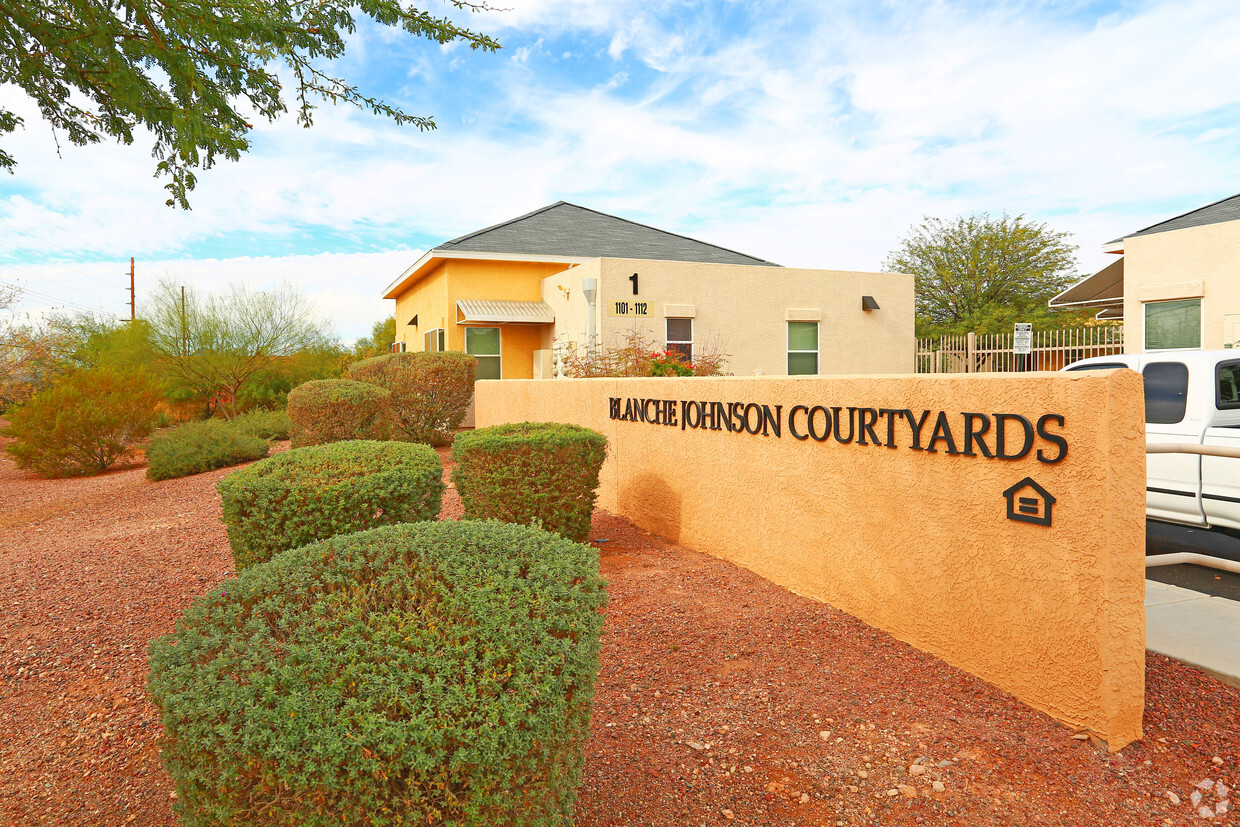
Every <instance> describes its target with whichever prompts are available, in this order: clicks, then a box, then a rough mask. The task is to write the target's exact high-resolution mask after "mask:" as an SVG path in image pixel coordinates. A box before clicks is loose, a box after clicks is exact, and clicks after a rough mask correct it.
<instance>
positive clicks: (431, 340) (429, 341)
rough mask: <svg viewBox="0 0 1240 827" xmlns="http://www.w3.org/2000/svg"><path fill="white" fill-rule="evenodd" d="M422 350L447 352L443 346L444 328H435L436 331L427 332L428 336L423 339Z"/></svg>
mask: <svg viewBox="0 0 1240 827" xmlns="http://www.w3.org/2000/svg"><path fill="white" fill-rule="evenodd" d="M422 349H423V350H433V351H435V352H436V353H439V352H442V351H443V350H445V348H444V346H443V328H442V327H438V328H435V329H434V330H428V331H426V334H425V335H424V336H423V337H422Z"/></svg>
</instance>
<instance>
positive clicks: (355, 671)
mask: <svg viewBox="0 0 1240 827" xmlns="http://www.w3.org/2000/svg"><path fill="white" fill-rule="evenodd" d="M602 587H603V583H602V582H601V580H600V579H599V575H598V555H597V553H596V552H595V551H594V550H593V549H592V548H590V547H588V546H583V545H578V544H576V543H572V542H569V541H567V540H564V539H562V538H560V537H557V536H555V535H552V534H548V533H546V532H543V531H538V530H536V529H531V528H526V527H522V526H513V525H506V524H503V523H497V522H493V521H490V522H442V523H417V524H412V525H399V526H390V527H385V528H378V529H374V530H372V531H366V532H362V533H358V534H350V535H345V536H340V537H334V538H332V539H330V540H326V541H324V542H321V543H316V544H314V545H310V546H306V547H304V548H299V549H296V550H294V551H290V552H287V553H285V554H281V555H279V556H278V557H276V558H274V559H272V560H271V561H269V562H268V563H266V564H264V565H261V566H254V567H252V568H250V569H247V570H246V571H244V572H242V573H241V574H240V575H239V576H238V577H237V578H236V579H235V580H229V581H226V582H225V583H224V584H223V585H222V586H220V587H219V588H217V589H213V590H212V591H211V592H210V593H209V594H207V595H206V596H205V597H202V598H199V599H198V600H197V601H195V602H194V603H193V604H192V605H191V606H190V607H189V608H188V609H187V610H186V612H185V614H184V616H183V617H182V618H181V619H180V620H179V621H178V622H177V625H176V629H175V631H174V632H173V633H172V634H171V635H167V636H165V637H162V638H159V639H157V640H156V641H155V642H154V643H153V644H152V645H151V651H150V676H149V679H148V688H149V691H150V694H151V697H152V699H153V700H154V702H155V704H156V705H157V706H158V707H159V709H160V712H161V717H162V723H163V727H164V735H163V738H162V742H161V748H162V750H161V754H162V758H163V762H164V767H165V768H166V769H167V771H168V774H169V775H171V776H172V778H173V780H174V782H175V784H176V790H177V793H178V797H177V801H176V803H175V804H174V805H173V806H174V809H175V810H176V812H177V815H178V816H179V817H180V820H181V823H182V824H183V825H185V826H186V827H205V826H206V825H222V824H238V825H239V824H245V825H254V827H266V825H299V827H320V826H322V827H326V825H333V827H335V825H358V826H359V827H360V825H377V826H378V827H383V826H384V825H415V824H416V825H426V824H439V825H443V824H454V825H456V824H460V825H478V827H489V825H500V824H503V825H567V824H571V823H572V821H571V816H572V806H573V801H574V798H575V795H576V787H577V784H578V783H579V779H580V771H581V766H582V762H583V757H582V743H583V741H584V740H585V738H586V735H587V733H588V730H589V723H590V707H591V704H592V701H593V695H594V685H595V681H596V677H597V674H598V667H599V634H600V632H601V630H602V625H603V616H602V614H601V613H600V612H599V609H600V608H601V607H602V606H603V605H604V603H605V601H606V596H605V593H604V592H603V588H602Z"/></svg>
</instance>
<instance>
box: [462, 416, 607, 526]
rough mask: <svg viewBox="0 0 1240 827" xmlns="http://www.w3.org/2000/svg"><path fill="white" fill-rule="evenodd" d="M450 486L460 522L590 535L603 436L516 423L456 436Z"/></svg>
mask: <svg viewBox="0 0 1240 827" xmlns="http://www.w3.org/2000/svg"><path fill="white" fill-rule="evenodd" d="M452 458H453V459H455V460H456V462H457V466H456V471H454V472H453V475H452V481H453V482H454V483H455V484H456V490H457V492H458V493H459V494H460V495H461V502H462V504H464V506H465V519H467V520H480V519H486V518H489V517H493V518H495V519H499V520H503V521H504V522H508V523H520V524H522V525H529V524H531V523H533V522H535V521H538V522H539V523H540V524H541V525H542V527H543V528H545V529H546V530H547V531H557V532H559V533H560V534H563V535H564V536H565V537H567V538H569V539H570V540H577V541H579V542H581V541H585V540H587V539H588V538H589V536H590V515H591V513H592V512H593V511H594V498H595V492H596V490H597V489H598V474H599V469H600V468H602V466H603V460H604V459H606V458H607V438H606V437H604V436H603V435H602V434H600V433H599V432H598V431H592V430H590V429H589V428H582V427H580V426H577V425H561V424H556V423H551V422H521V423H517V424H510V425H496V426H494V427H491V428H479V429H477V430H474V431H462V432H461V433H459V434H457V436H456V440H455V441H454V442H453V443H452Z"/></svg>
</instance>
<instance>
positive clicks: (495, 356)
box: [465, 325, 504, 381]
mask: <svg viewBox="0 0 1240 827" xmlns="http://www.w3.org/2000/svg"><path fill="white" fill-rule="evenodd" d="M471 330H494V331H495V334H496V336H497V337H498V339H499V353H484V354H482V355H481V356H482V358H483V359H498V360H499V378H500V379H503V378H504V328H502V327H500V326H499V325H495V326H494V327H491V326H489V325H486V326H484V325H477V326H472V325H471V326H469V327H466V328H465V352H466V353H469V331H471ZM469 355H470V356H473V357H474V358H475V359H477V358H479V354H477V353H469ZM481 381H487V380H481Z"/></svg>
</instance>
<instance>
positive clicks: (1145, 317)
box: [1141, 296, 1206, 353]
mask: <svg viewBox="0 0 1240 827" xmlns="http://www.w3.org/2000/svg"><path fill="white" fill-rule="evenodd" d="M1171 302H1197V332H1198V337H1197V344H1195V345H1190V346H1188V347H1156V348H1152V347H1149V346H1148V342H1149V308H1150V306H1151V305H1156V304H1169V303H1171ZM1203 309H1204V308H1203V306H1202V299H1201V297H1200V296H1187V297H1185V298H1182V299H1159V300H1158V301H1148V302H1142V303H1141V347H1142V348H1143V349H1144V350H1145V351H1146V352H1147V353H1172V352H1174V351H1177V350H1201V348H1202V347H1203V345H1202V340H1203V339H1204V337H1205V335H1206V331H1205V323H1204V322H1205V318H1204V316H1203V315H1202V311H1203Z"/></svg>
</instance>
